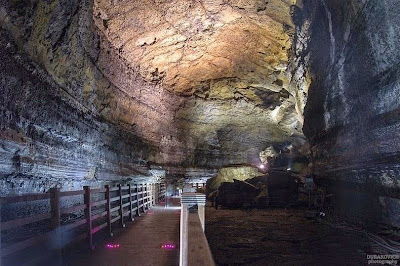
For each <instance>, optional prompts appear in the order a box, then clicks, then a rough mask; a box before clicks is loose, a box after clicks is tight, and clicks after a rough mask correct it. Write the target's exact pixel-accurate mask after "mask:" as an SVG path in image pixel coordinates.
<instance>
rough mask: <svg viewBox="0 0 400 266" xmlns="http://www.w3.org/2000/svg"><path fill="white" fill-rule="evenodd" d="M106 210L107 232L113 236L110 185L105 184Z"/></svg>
mask: <svg viewBox="0 0 400 266" xmlns="http://www.w3.org/2000/svg"><path fill="white" fill-rule="evenodd" d="M106 200H107V203H106V211H107V227H108V233H109V234H110V236H113V235H114V234H113V232H112V228H111V201H110V186H109V185H106Z"/></svg>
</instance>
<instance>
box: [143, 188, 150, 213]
mask: <svg viewBox="0 0 400 266" xmlns="http://www.w3.org/2000/svg"><path fill="white" fill-rule="evenodd" d="M147 186H148V184H147V183H146V184H144V191H146V196H145V198H144V201H145V204H144V206H146V210H148V209H149V195H148V194H149V193H148V192H147Z"/></svg>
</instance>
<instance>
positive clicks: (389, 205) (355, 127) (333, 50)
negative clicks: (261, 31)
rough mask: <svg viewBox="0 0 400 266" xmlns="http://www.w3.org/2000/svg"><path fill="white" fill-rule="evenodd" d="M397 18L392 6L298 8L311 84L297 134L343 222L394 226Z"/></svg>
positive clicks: (399, 193) (311, 4)
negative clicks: (301, 129) (306, 141)
mask: <svg viewBox="0 0 400 266" xmlns="http://www.w3.org/2000/svg"><path fill="white" fill-rule="evenodd" d="M399 12H400V6H399V4H398V1H393V0H384V1H373V0H370V1H350V0H349V1H343V3H342V2H340V3H339V2H336V1H329V0H323V1H304V5H303V8H302V10H301V11H300V12H299V14H300V15H299V17H301V19H302V21H301V23H300V24H299V26H298V32H299V33H300V35H301V34H304V32H305V33H307V36H306V38H305V39H306V40H307V44H306V45H305V46H306V47H305V49H303V50H302V51H303V57H304V58H306V60H308V63H309V66H310V72H311V79H312V83H311V86H310V90H309V97H308V102H307V106H306V108H305V113H304V115H305V123H304V133H305V135H306V136H307V137H308V139H309V140H310V145H311V154H312V158H313V168H314V172H315V174H316V175H317V176H318V182H319V183H320V184H321V185H323V186H326V187H328V189H329V190H330V191H335V193H336V192H337V193H339V192H340V194H342V195H341V196H340V197H339V198H340V199H341V202H340V203H339V204H338V207H339V206H340V207H339V209H341V211H342V212H343V213H344V214H345V215H346V216H348V217H353V218H354V217H356V218H358V219H359V220H363V219H365V220H367V221H370V222H382V221H384V222H385V223H388V224H391V225H396V226H399V225H400V215H399V212H398V208H400V201H399V198H400V182H399V181H400V164H399V154H400V142H399V140H400V135H399V132H400V119H399V118H400V116H399V115H400V82H399V81H400V72H399V62H400V39H399V37H398V36H399V33H400V18H399V16H398V14H399ZM304 29H307V30H306V31H304ZM307 57H308V58H307ZM335 188H336V189H335ZM345 190H348V192H347V193H344V192H343V191H345ZM346 197H347V200H344V199H345V198H346Z"/></svg>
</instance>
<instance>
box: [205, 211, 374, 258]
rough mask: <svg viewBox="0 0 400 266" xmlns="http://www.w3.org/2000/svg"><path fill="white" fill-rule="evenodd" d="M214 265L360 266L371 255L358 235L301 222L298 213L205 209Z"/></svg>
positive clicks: (314, 222) (370, 250)
mask: <svg viewBox="0 0 400 266" xmlns="http://www.w3.org/2000/svg"><path fill="white" fill-rule="evenodd" d="M206 235H207V239H208V242H209V244H210V247H211V251H212V253H213V255H214V259H215V262H216V263H217V264H218V265H364V264H367V260H366V254H376V252H374V250H373V245H372V243H371V242H370V241H369V240H368V239H367V238H366V237H365V236H364V235H362V234H358V233H353V232H346V231H343V230H339V229H336V228H333V227H331V226H329V225H325V224H322V223H320V222H318V221H315V220H309V219H307V218H304V210H296V209H291V210H284V209H270V210H251V211H244V210H227V209H222V210H215V209H214V208H212V207H207V208H206Z"/></svg>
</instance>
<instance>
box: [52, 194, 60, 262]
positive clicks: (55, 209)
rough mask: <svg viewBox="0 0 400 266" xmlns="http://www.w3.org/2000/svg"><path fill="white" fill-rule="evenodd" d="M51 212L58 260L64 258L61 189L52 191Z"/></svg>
mask: <svg viewBox="0 0 400 266" xmlns="http://www.w3.org/2000/svg"><path fill="white" fill-rule="evenodd" d="M49 192H50V211H51V228H52V229H53V232H54V242H53V244H54V249H55V250H56V252H57V255H58V259H60V260H61V258H62V241H61V228H60V225H61V209H60V188H57V187H55V188H51V189H50V191H49Z"/></svg>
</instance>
